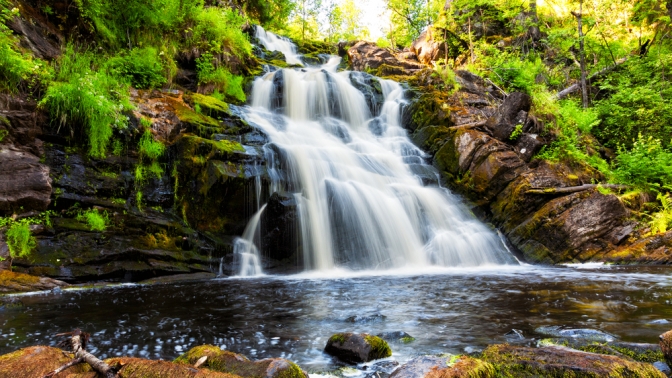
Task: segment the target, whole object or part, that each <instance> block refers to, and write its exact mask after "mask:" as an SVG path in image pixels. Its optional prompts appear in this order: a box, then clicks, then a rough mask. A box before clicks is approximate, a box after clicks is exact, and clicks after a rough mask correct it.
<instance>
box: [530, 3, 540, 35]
mask: <svg viewBox="0 0 672 378" xmlns="http://www.w3.org/2000/svg"><path fill="white" fill-rule="evenodd" d="M530 21H531V25H530V28H529V29H528V31H529V33H530V37H531V38H532V41H534V42H536V41H539V40H540V39H541V30H540V29H539V16H538V15H537V0H530Z"/></svg>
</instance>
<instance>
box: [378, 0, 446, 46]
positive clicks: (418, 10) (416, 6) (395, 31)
mask: <svg viewBox="0 0 672 378" xmlns="http://www.w3.org/2000/svg"><path fill="white" fill-rule="evenodd" d="M444 4H445V1H443V0H386V1H385V5H386V7H387V9H388V10H389V11H390V24H391V25H390V29H389V32H388V33H387V38H388V39H389V40H390V41H391V43H392V45H393V46H408V45H410V44H411V42H413V40H415V39H416V38H418V36H420V33H422V31H423V29H424V28H425V27H427V26H429V25H431V24H434V23H435V22H436V21H437V20H438V17H439V16H440V10H441V9H442V8H443V6H444Z"/></svg>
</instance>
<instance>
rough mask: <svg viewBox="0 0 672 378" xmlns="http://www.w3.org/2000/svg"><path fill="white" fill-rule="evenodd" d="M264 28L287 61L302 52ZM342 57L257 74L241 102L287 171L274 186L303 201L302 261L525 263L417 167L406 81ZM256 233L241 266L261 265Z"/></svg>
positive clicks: (324, 265) (242, 247)
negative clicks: (369, 72)
mask: <svg viewBox="0 0 672 378" xmlns="http://www.w3.org/2000/svg"><path fill="white" fill-rule="evenodd" d="M257 35H258V36H262V37H261V38H260V40H261V42H262V43H263V44H264V45H265V47H266V48H268V49H274V50H280V51H282V52H285V55H286V56H287V61H288V62H291V60H292V59H296V56H295V54H296V53H295V51H296V50H291V51H290V50H288V49H289V47H288V45H287V44H289V42H288V41H285V40H282V39H279V38H278V37H277V36H274V35H273V34H272V33H267V32H265V31H263V29H261V28H258V29H257ZM293 48H294V47H293ZM294 49H295V48H294ZM287 51H289V53H288V52H287ZM339 63H340V58H339V57H332V58H331V59H330V60H329V61H328V62H326V63H325V64H323V65H321V66H314V67H306V68H301V69H283V70H278V71H275V72H269V73H267V74H266V75H265V76H263V77H260V78H258V79H256V81H255V82H254V86H253V90H252V95H251V104H250V106H249V107H247V108H246V109H245V110H244V111H243V117H244V118H245V119H246V120H247V121H248V122H249V123H250V124H251V125H254V126H256V127H257V128H259V129H261V130H263V131H264V132H265V133H266V134H267V135H268V137H269V139H270V144H269V146H267V149H272V150H273V151H276V152H277V156H278V159H276V160H272V161H277V164H276V166H275V167H274V166H273V164H269V167H268V170H269V171H274V172H279V174H278V175H276V176H275V177H276V179H275V180H273V184H272V185H274V188H273V189H272V190H278V191H281V192H286V193H290V194H291V195H292V196H293V197H294V199H295V201H296V203H297V205H298V206H297V207H298V214H299V223H300V224H299V227H298V230H299V235H300V237H299V239H300V250H301V251H302V253H303V256H302V261H303V267H304V269H306V270H322V271H324V270H331V269H334V268H337V267H348V268H349V269H392V268H399V267H406V268H408V267H415V268H416V269H423V268H425V267H427V266H431V265H439V266H452V267H456V266H462V267H473V266H483V265H498V264H515V263H517V262H516V260H515V259H514V258H513V256H511V254H510V253H508V251H507V250H506V248H505V246H504V244H503V243H502V241H501V240H500V238H499V237H498V235H497V234H496V232H493V231H492V230H490V229H489V228H488V227H486V226H485V225H483V224H482V223H480V222H479V221H477V220H476V219H475V218H474V217H473V216H471V215H470V214H468V213H467V212H466V211H465V210H464V209H463V207H462V206H461V205H460V201H459V199H458V198H456V197H455V196H453V195H451V194H450V193H449V192H448V191H447V190H446V189H442V188H439V187H438V186H425V185H423V181H422V179H421V178H420V177H419V176H418V175H416V174H415V172H417V171H418V170H420V171H423V172H428V171H431V170H432V167H431V166H430V165H429V164H427V161H426V160H427V158H428V157H427V156H426V155H425V154H424V153H423V152H422V151H421V150H420V149H418V148H417V147H416V146H414V145H413V144H412V143H411V141H410V140H409V138H408V136H407V134H406V131H405V130H404V128H403V127H402V126H403V125H402V124H401V111H402V107H403V106H404V105H406V100H405V99H404V90H403V89H402V87H401V85H400V84H399V83H396V82H394V81H391V80H383V79H378V78H374V77H371V76H368V77H367V76H365V75H364V74H361V73H357V72H350V71H343V72H337V67H338V65H339ZM366 80H369V81H370V82H372V84H371V85H370V88H371V90H374V91H376V90H377V91H378V93H377V94H378V95H379V97H380V99H381V101H380V102H372V101H369V102H368V103H367V98H366V96H365V94H364V93H363V92H362V91H361V90H360V89H361V87H362V85H360V86H359V89H358V87H357V86H356V84H362V83H363V82H364V81H366ZM374 95H375V93H374ZM252 222H258V217H256V218H253V220H252ZM249 228H250V226H248V229H249ZM248 236H252V237H244V238H243V239H244V241H240V242H239V248H237V249H236V251H237V252H239V253H237V254H238V255H240V256H249V255H250V254H251V253H252V254H253V253H257V256H256V257H255V258H247V257H246V258H244V259H243V258H242V257H241V262H240V263H241V270H240V274H241V275H246V274H249V273H250V272H254V273H255V274H258V273H259V272H260V271H261V268H260V267H250V266H249V264H246V263H252V262H258V261H260V258H259V256H258V254H259V251H258V248H257V247H255V246H254V244H255V238H258V235H256V234H255V235H253V234H250V235H248Z"/></svg>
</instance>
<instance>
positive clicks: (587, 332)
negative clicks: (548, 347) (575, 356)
mask: <svg viewBox="0 0 672 378" xmlns="http://www.w3.org/2000/svg"><path fill="white" fill-rule="evenodd" d="M535 332H537V333H540V334H542V335H544V336H551V337H566V338H572V339H579V340H587V341H599V342H610V341H614V340H616V336H614V335H612V334H609V333H606V332H603V331H600V330H596V329H590V328H568V327H564V326H548V327H539V328H537V329H535Z"/></svg>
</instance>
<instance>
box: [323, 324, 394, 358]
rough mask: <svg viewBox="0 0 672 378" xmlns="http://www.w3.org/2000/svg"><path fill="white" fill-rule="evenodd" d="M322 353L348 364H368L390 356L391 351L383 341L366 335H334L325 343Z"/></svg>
mask: <svg viewBox="0 0 672 378" xmlns="http://www.w3.org/2000/svg"><path fill="white" fill-rule="evenodd" d="M324 351H325V352H326V353H328V354H330V355H332V356H334V357H337V358H338V359H340V360H342V361H345V362H350V363H360V362H368V361H371V360H377V359H379V358H386V357H390V356H391V355H392V349H390V346H389V345H388V344H387V342H386V341H385V340H383V339H381V338H380V337H378V336H373V335H369V334H368V333H350V332H348V333H337V334H334V335H332V336H331V337H330V338H329V340H328V341H327V346H326V347H325V348H324Z"/></svg>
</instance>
